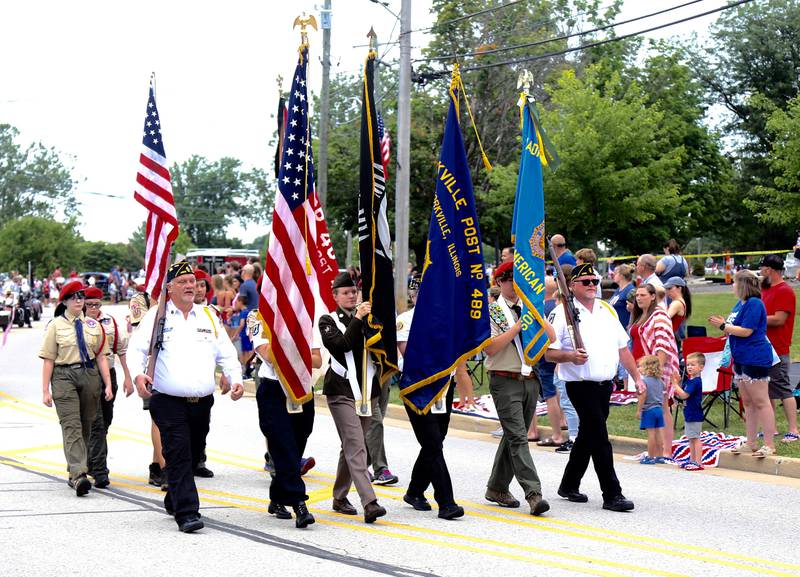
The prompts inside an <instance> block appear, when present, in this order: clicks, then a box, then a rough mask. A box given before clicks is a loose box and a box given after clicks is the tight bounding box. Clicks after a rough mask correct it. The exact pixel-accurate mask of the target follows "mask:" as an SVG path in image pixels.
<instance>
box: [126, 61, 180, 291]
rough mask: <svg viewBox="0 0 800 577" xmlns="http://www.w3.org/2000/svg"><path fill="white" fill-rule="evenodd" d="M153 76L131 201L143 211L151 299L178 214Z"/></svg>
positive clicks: (175, 234)
mask: <svg viewBox="0 0 800 577" xmlns="http://www.w3.org/2000/svg"><path fill="white" fill-rule="evenodd" d="M154 77H155V74H154V75H153V76H151V77H150V94H149V96H148V97H147V111H146V113H145V118H144V137H143V139H142V151H141V152H140V153H139V170H138V172H137V174H136V187H135V188H134V192H133V197H134V198H135V199H136V201H137V202H138V203H139V204H141V205H142V206H144V207H145V208H146V209H147V212H148V214H147V224H146V226H145V244H146V248H145V256H144V267H145V281H144V284H145V287H147V288H146V289H145V290H146V291H147V293H148V294H149V295H150V297H151V298H153V299H157V298H158V297H159V296H160V295H161V285H162V284H163V283H164V277H165V275H166V274H167V265H168V264H169V251H170V248H171V247H172V243H173V242H175V239H176V238H178V214H177V213H176V212H175V198H174V197H173V196H172V183H171V181H170V176H169V169H168V168H167V155H166V153H165V152H164V139H163V138H162V136H161V118H159V116H158V108H156V95H155V89H154V88H153V79H154Z"/></svg>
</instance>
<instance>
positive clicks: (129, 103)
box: [0, 0, 723, 242]
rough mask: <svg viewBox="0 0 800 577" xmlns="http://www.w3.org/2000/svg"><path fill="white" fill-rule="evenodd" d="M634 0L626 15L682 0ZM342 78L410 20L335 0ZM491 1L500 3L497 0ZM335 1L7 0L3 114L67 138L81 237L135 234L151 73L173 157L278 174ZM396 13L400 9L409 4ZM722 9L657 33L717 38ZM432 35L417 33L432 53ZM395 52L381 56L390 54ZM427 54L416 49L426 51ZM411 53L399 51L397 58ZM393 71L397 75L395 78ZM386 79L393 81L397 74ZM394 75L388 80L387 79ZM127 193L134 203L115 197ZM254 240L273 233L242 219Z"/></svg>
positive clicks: (38, 132)
mask: <svg viewBox="0 0 800 577" xmlns="http://www.w3.org/2000/svg"><path fill="white" fill-rule="evenodd" d="M682 3H683V2H682V1H680V0H671V1H670V2H661V1H645V0H627V1H626V3H625V9H624V11H623V15H622V16H621V17H620V19H622V18H632V17H635V16H638V15H640V14H644V13H648V12H654V11H656V10H659V9H662V8H665V7H668V6H674V5H677V4H682ZM332 4H333V27H332V30H331V60H332V63H333V67H332V73H336V72H341V71H346V72H352V73H356V72H358V71H359V70H360V68H361V65H362V63H363V60H364V57H365V56H366V48H353V45H357V44H363V43H364V42H365V41H366V33H367V32H368V31H369V28H370V26H374V28H375V30H376V32H377V34H378V37H379V40H380V41H381V42H385V41H387V40H389V39H391V40H392V41H396V40H397V37H398V33H399V23H397V25H396V26H395V24H396V19H395V18H394V16H392V15H391V14H390V13H389V12H388V11H387V10H386V9H385V8H383V7H381V6H378V5H376V4H374V3H372V2H370V1H369V0H332ZM487 4H489V3H488V2H487ZM722 4H723V0H707V1H704V2H701V3H699V4H696V5H694V6H690V7H687V8H684V9H680V10H676V11H674V12H671V13H668V14H666V15H663V16H661V17H657V18H653V19H649V20H645V21H640V22H636V23H632V24H629V25H626V26H622V27H620V28H618V30H617V34H625V33H627V32H632V31H636V30H641V29H644V28H647V27H649V26H652V25H657V24H659V23H663V22H667V21H669V20H675V19H677V18H681V17H685V16H688V15H691V14H696V13H699V12H703V11H705V10H709V9H712V8H714V7H717V6H720V5H722ZM321 5H322V1H321V0H319V2H318V4H314V3H311V2H304V1H302V0H301V1H300V2H265V1H259V2H255V1H252V2H248V1H245V0H228V1H227V2H224V3H221V2H218V1H215V2H210V1H206V0H195V1H192V2H187V1H178V0H171V1H166V2H165V1H160V2H156V1H153V0H137V1H136V2H130V1H124V0H119V1H115V2H108V1H105V2H99V1H94V0H92V1H87V0H75V1H73V2H64V1H63V0H6V1H3V2H0V20H1V21H2V22H3V24H4V25H3V33H2V35H0V53H2V54H3V55H4V56H3V58H2V59H1V60H0V122H3V123H9V124H11V125H13V126H15V127H16V128H18V129H19V131H20V133H21V135H20V142H21V143H24V144H25V143H29V142H32V141H41V142H43V143H44V144H46V145H48V146H54V147H55V148H57V149H58V150H59V151H60V152H61V153H62V156H63V158H64V159H65V161H66V163H67V164H68V165H69V166H71V167H72V168H73V175H74V177H75V178H76V179H78V180H79V183H78V185H77V187H76V191H77V193H78V200H79V201H80V203H81V207H82V225H81V232H82V234H83V236H84V238H86V239H88V240H107V241H110V242H118V241H126V240H127V239H128V237H129V236H130V234H131V233H132V232H133V231H134V230H135V229H136V227H137V226H139V224H140V223H142V222H143V221H144V218H145V211H144V209H143V208H141V207H140V206H139V205H138V204H137V203H136V202H135V201H134V200H133V182H134V179H135V175H136V168H137V162H138V157H139V150H140V148H141V130H142V123H143V119H144V110H145V105H146V101H147V89H148V81H149V77H150V73H151V72H152V71H155V72H156V88H157V94H156V98H157V103H158V108H159V116H160V118H161V121H162V129H163V137H164V144H165V149H166V153H167V159H168V160H169V162H170V163H173V162H181V161H183V160H185V159H187V158H188V157H190V156H191V155H192V154H198V155H201V156H205V157H207V158H209V159H210V160H217V159H219V158H221V157H223V156H232V157H235V158H238V159H240V160H242V162H243V163H244V165H245V168H250V167H254V166H258V167H262V168H264V169H269V168H270V166H271V159H272V157H273V155H274V149H273V148H272V147H270V146H269V145H268V142H269V139H270V138H271V136H272V134H273V132H274V129H275V120H274V118H273V117H272V116H273V114H274V111H275V109H276V108H277V98H278V90H277V85H276V77H277V76H278V75H279V74H280V75H283V77H284V78H285V79H286V80H285V81H284V89H288V83H289V78H290V75H291V73H292V71H293V68H294V66H295V62H296V54H297V53H296V48H297V45H298V43H299V32H298V31H297V30H292V23H293V21H294V18H295V17H296V16H298V15H299V14H300V12H301V11H302V10H304V9H305V10H306V11H307V12H309V13H314V14H317V17H318V18H319V15H318V9H319V7H321ZM429 8H430V0H413V4H412V29H418V28H425V27H427V26H430V25H431V24H432V23H433V21H434V20H435V18H434V17H433V16H432V15H431V14H430V13H429ZM389 9H390V10H391V11H393V12H395V13H397V14H399V12H400V0H390V1H389ZM714 18H715V16H712V17H706V18H703V19H699V20H695V21H693V22H691V23H688V24H684V25H681V26H677V27H674V28H667V29H665V30H662V31H659V32H656V33H654V34H651V35H650V36H653V37H667V36H671V35H674V34H681V35H686V34H688V33H690V32H692V31H695V32H698V33H700V34H704V33H705V31H706V30H707V27H708V26H709V24H710V23H711V22H713V20H714ZM309 40H310V43H311V68H310V77H311V82H310V89H311V90H312V91H314V92H318V91H319V88H320V84H321V66H320V57H321V54H322V33H321V31H320V32H319V33H315V32H313V30H312V31H311V34H310V38H309ZM424 43H425V37H424V36H423V35H422V34H419V33H416V34H413V35H412V46H414V47H416V48H418V47H419V46H421V45H423V44H424ZM382 52H383V49H382V50H381V53H382ZM416 52H417V51H415V53H416ZM396 55H397V49H396V45H394V48H393V49H392V50H391V51H390V52H389V53H388V55H387V56H386V58H387V59H391V58H392V57H393V56H396ZM384 74H386V73H384ZM384 78H385V76H384ZM384 82H385V80H384ZM92 193H100V194H101V195H111V196H114V197H123V198H109V197H108V196H98V195H97V194H92ZM229 232H230V234H231V235H232V236H239V237H240V238H243V239H245V240H251V239H253V238H255V237H256V236H259V235H261V234H264V232H265V230H264V229H263V228H260V227H253V228H250V229H248V230H243V229H241V228H240V227H233V226H232V227H231V228H230V229H229Z"/></svg>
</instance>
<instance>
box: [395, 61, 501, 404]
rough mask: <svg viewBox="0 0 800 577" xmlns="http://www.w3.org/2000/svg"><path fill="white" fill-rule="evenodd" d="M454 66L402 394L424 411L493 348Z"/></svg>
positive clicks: (485, 284)
mask: <svg viewBox="0 0 800 577" xmlns="http://www.w3.org/2000/svg"><path fill="white" fill-rule="evenodd" d="M459 85H460V79H459V78H458V72H457V69H456V71H454V73H453V82H452V84H451V86H450V110H449V112H448V114H447V124H446V125H445V130H444V139H443V140H442V152H441V156H440V157H439V158H440V160H439V165H438V171H437V179H436V193H435V196H434V199H433V211H432V213H431V224H430V229H429V232H428V250H427V255H426V259H425V260H426V262H425V267H424V269H423V271H422V282H421V284H420V287H419V293H418V295H417V305H416V307H415V308H414V317H413V321H412V323H411V332H410V334H409V337H408V343H407V344H406V354H405V357H404V362H403V377H402V379H401V380H400V396H401V397H402V399H403V401H404V402H405V403H406V405H408V406H409V407H410V408H411V409H413V410H414V411H416V412H417V413H420V414H424V413H427V412H428V411H429V410H430V409H431V407H432V406H433V405H434V404H435V403H436V402H437V401H439V400H440V399H441V398H442V397H443V395H444V394H445V392H446V391H447V385H448V382H449V380H450V374H451V373H452V372H453V371H454V370H455V368H456V365H458V364H459V363H460V362H462V361H465V360H467V359H469V358H470V357H472V356H473V355H475V354H477V353H478V352H479V351H480V350H481V349H483V348H484V347H485V346H487V345H488V344H489V340H490V332H489V311H488V306H487V300H486V286H487V283H486V278H485V272H484V271H485V268H484V261H483V253H482V249H481V235H480V226H479V224H478V216H477V214H476V211H475V198H474V196H473V192H472V179H471V177H470V172H469V164H468V162H467V155H466V151H465V149H464V140H463V137H462V135H461V126H460V124H459V103H458V98H459V96H458V93H459V90H458V87H459Z"/></svg>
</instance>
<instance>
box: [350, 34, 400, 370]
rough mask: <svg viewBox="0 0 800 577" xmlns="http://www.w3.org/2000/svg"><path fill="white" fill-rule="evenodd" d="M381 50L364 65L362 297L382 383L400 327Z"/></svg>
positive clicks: (368, 344) (393, 365) (391, 362)
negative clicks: (379, 102) (378, 62)
mask: <svg viewBox="0 0 800 577" xmlns="http://www.w3.org/2000/svg"><path fill="white" fill-rule="evenodd" d="M376 55H377V54H376V53H375V51H374V50H370V52H369V55H368V56H367V61H366V63H365V66H364V79H363V91H362V95H363V101H362V104H361V180H360V194H359V199H358V251H359V256H360V257H361V294H362V298H363V300H365V301H367V300H368V301H370V302H372V313H371V314H370V315H369V317H368V318H367V324H366V325H365V332H366V334H365V337H366V349H367V350H368V351H369V352H371V353H372V355H373V356H374V358H375V359H376V360H377V361H378V365H379V369H380V373H381V377H380V378H381V383H386V381H387V379H388V378H389V377H390V376H392V374H394V373H395V372H397V326H396V324H395V307H394V274H393V272H392V239H391V236H390V233H389V221H388V220H387V217H386V204H387V199H386V178H385V176H384V172H383V160H382V155H381V143H380V138H379V136H378V118H377V115H376V114H375V101H374V99H373V77H374V69H375V56H376Z"/></svg>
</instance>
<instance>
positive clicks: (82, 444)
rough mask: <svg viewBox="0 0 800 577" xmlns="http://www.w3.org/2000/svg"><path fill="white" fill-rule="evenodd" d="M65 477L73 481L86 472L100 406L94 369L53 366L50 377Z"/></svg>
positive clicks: (97, 381)
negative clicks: (93, 428)
mask: <svg viewBox="0 0 800 577" xmlns="http://www.w3.org/2000/svg"><path fill="white" fill-rule="evenodd" d="M50 386H51V389H52V392H53V403H54V404H55V406H56V413H57V414H58V422H59V423H60V424H61V434H62V436H63V437H64V457H65V458H66V459H67V466H68V469H69V478H70V480H72V481H74V480H75V479H77V478H78V477H81V476H82V475H85V474H86V472H87V455H88V445H89V436H90V434H91V430H92V423H93V422H94V418H95V416H96V415H97V410H98V408H99V406H100V392H101V388H102V387H101V385H100V375H99V374H98V372H97V369H96V368H95V369H69V368H67V367H64V366H59V365H56V367H55V368H54V369H53V377H52V379H51V380H50Z"/></svg>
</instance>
